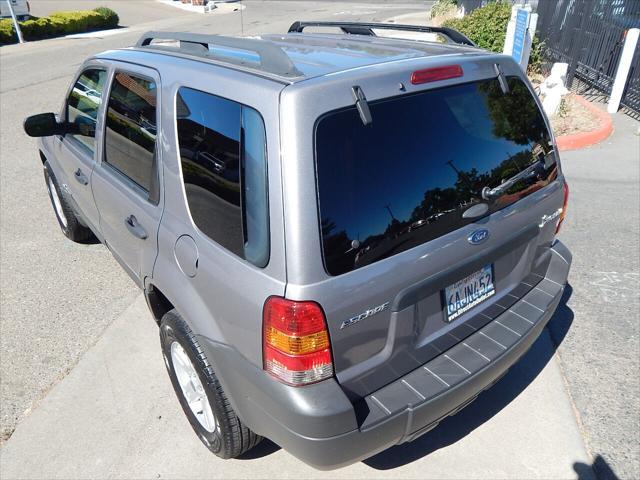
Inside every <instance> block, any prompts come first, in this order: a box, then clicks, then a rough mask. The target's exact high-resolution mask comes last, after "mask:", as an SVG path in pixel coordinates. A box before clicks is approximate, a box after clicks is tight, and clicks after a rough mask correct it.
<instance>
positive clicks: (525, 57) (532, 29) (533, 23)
mask: <svg viewBox="0 0 640 480" xmlns="http://www.w3.org/2000/svg"><path fill="white" fill-rule="evenodd" d="M537 26H538V14H537V13H532V14H531V15H530V20H529V28H528V29H527V38H526V41H525V43H524V51H523V52H522V63H521V64H520V65H521V66H522V69H523V70H524V71H525V72H526V71H527V67H528V66H529V56H530V55H531V46H532V45H533V37H534V36H535V34H536V27H537Z"/></svg>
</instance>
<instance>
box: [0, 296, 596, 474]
mask: <svg viewBox="0 0 640 480" xmlns="http://www.w3.org/2000/svg"><path fill="white" fill-rule="evenodd" d="M159 344H160V342H159V339H158V328H157V326H156V324H155V322H154V320H153V319H152V318H151V315H150V314H149V312H148V311H147V307H146V305H145V302H144V299H143V298H142V297H139V298H138V299H137V300H136V301H135V302H134V303H133V305H131V307H129V308H128V309H127V310H126V311H125V312H123V314H122V315H121V316H120V317H119V318H118V319H117V320H116V321H115V322H113V324H111V325H110V326H109V328H108V329H107V330H106V331H105V333H104V335H103V336H102V337H101V338H100V340H99V341H98V342H97V343H96V345H95V346H94V347H92V348H91V349H90V350H89V351H88V352H87V353H86V354H85V355H84V356H83V357H82V359H81V360H80V362H79V363H78V365H77V366H76V368H74V370H73V371H72V372H71V373H70V374H69V375H68V376H67V377H66V378H65V379H64V380H63V381H62V382H60V383H59V384H58V385H57V386H56V387H55V388H54V389H53V390H52V391H51V392H50V393H49V394H48V395H47V397H46V399H45V400H44V401H43V402H42V404H41V405H40V406H39V407H38V408H37V409H36V410H35V411H34V412H33V413H32V414H31V415H30V416H29V417H27V418H26V419H24V421H23V422H22V423H21V424H20V425H19V426H18V428H17V429H16V431H15V433H14V434H13V436H12V437H11V440H9V442H7V444H6V445H5V446H4V447H3V449H2V451H1V461H0V477H1V478H3V479H7V480H8V479H17V478H20V479H40V478H48V479H71V478H137V479H158V478H203V479H204V478H293V479H298V478H306V479H316V478H318V479H321V478H327V479H336V478H396V479H397V478H402V479H409V478H432V479H436V478H443V479H444V478H465V479H472V478H474V479H497V478H512V479H523V478H527V479H533V478H537V479H569V478H579V479H580V480H590V479H593V478H594V477H593V475H592V473H591V469H590V467H589V465H590V463H591V459H590V457H589V456H588V454H587V452H586V450H585V448H584V443H583V441H582V437H581V435H580V432H579V429H578V425H577V423H576V419H575V417H574V415H573V411H572V407H571V404H570V402H569V398H568V396H567V393H566V391H565V387H564V381H563V379H562V375H561V372H560V369H559V368H558V364H557V362H556V360H555V354H554V347H553V344H552V343H551V341H550V339H549V336H548V334H547V333H546V332H544V333H543V335H541V337H540V338H539V339H538V341H537V342H536V343H535V344H534V346H533V347H532V349H531V350H530V351H529V353H527V354H526V356H525V357H524V358H523V359H522V361H521V362H519V363H518V364H517V365H516V366H515V367H514V368H512V370H511V371H510V372H509V373H508V374H507V375H506V376H505V377H503V379H502V380H500V382H498V383H497V384H496V385H495V386H494V387H493V388H491V389H490V390H488V391H487V392H484V393H482V394H481V395H480V396H479V397H478V399H477V400H476V401H475V402H474V403H472V404H471V405H469V406H468V407H467V408H465V409H464V410H462V411H461V412H460V413H459V414H457V415H455V416H453V417H450V418H449V419H447V420H445V421H444V422H442V423H441V424H440V425H439V426H438V427H436V428H435V429H434V430H432V431H431V432H429V433H428V434H426V435H424V436H422V437H421V438H419V439H418V440H416V441H414V442H412V443H409V444H404V445H400V446H396V447H392V448H391V449H389V450H386V451H384V452H382V453H380V454H378V455H376V456H374V457H371V458H369V459H367V460H365V461H364V462H358V463H356V464H354V465H351V466H349V467H346V468H342V469H340V470H335V471H331V472H321V471H318V470H315V469H313V468H311V467H308V466H306V465H305V464H303V463H302V462H300V461H299V460H297V459H295V458H294V457H292V456H291V455H289V454H288V453H287V452H285V451H283V450H281V449H280V448H278V447H277V446H276V445H275V444H273V443H271V442H269V441H264V442H263V444H261V445H259V446H258V447H257V448H256V449H255V450H253V451H250V452H247V453H246V454H245V455H244V456H243V457H242V458H240V459H235V460H221V459H219V458H218V457H216V456H214V455H213V454H211V453H210V452H209V451H208V450H207V449H206V448H205V447H204V446H203V445H202V444H201V443H200V441H199V440H198V438H197V437H196V435H195V434H194V433H193V431H192V430H191V426H190V425H189V422H188V421H187V419H186V417H185V416H184V414H183V412H182V411H181V409H180V406H179V404H178V401H177V399H176V397H175V394H174V392H173V390H172V387H171V382H170V380H169V377H168V375H167V373H166V371H165V367H164V362H163V360H162V354H161V352H160V348H159Z"/></svg>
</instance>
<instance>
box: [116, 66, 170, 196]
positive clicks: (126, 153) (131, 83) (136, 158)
mask: <svg viewBox="0 0 640 480" xmlns="http://www.w3.org/2000/svg"><path fill="white" fill-rule="evenodd" d="M156 103H157V92H156V84H155V82H154V81H153V80H149V79H146V78H141V77H138V76H136V75H133V74H128V73H124V72H116V74H115V76H114V79H113V85H112V87H111V93H110V94H109V103H108V105H107V115H106V130H105V152H104V161H105V162H106V163H107V164H108V165H110V166H111V167H113V168H114V169H116V170H117V171H118V172H120V173H121V174H122V175H124V176H126V177H127V178H129V179H130V180H132V181H133V182H134V183H135V184H136V185H138V186H139V187H140V188H142V189H143V190H144V191H146V192H150V191H151V186H152V179H153V175H154V157H155V144H156V133H157V131H156V128H157V127H156Z"/></svg>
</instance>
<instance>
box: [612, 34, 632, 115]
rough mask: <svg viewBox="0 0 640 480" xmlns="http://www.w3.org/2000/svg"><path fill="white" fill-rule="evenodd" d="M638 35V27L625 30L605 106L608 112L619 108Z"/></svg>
mask: <svg viewBox="0 0 640 480" xmlns="http://www.w3.org/2000/svg"><path fill="white" fill-rule="evenodd" d="M639 35H640V29H639V28H632V29H630V30H627V37H626V38H625V41H624V47H622V55H620V62H619V63H618V69H617V70H616V76H615V79H614V81H613V88H612V89H611V97H609V105H608V106H607V112H609V113H616V112H617V111H618V109H619V108H620V101H621V100H622V94H623V93H624V88H625V87H626V86H627V79H628V77H629V70H631V62H632V60H633V54H634V53H635V51H636V46H637V45H638V36H639Z"/></svg>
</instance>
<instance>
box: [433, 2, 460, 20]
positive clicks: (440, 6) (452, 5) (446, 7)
mask: <svg viewBox="0 0 640 480" xmlns="http://www.w3.org/2000/svg"><path fill="white" fill-rule="evenodd" d="M457 7H458V0H438V1H437V2H436V3H434V4H433V7H431V18H435V17H439V16H440V15H446V14H447V13H449V12H451V11H453V10H455V9H457Z"/></svg>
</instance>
